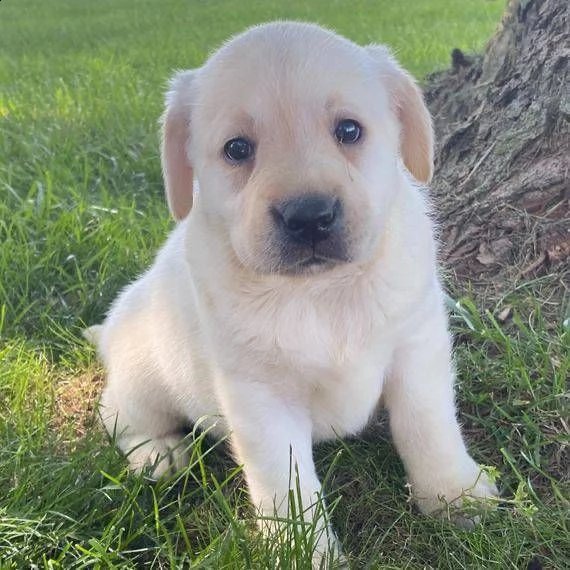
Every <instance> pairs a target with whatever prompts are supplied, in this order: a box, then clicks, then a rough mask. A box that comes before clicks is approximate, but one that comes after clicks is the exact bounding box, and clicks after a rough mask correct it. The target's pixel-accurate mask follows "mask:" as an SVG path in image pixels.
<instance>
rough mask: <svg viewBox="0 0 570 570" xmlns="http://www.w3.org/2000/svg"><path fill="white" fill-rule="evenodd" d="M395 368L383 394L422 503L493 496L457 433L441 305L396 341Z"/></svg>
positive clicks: (426, 507) (427, 507) (430, 505)
mask: <svg viewBox="0 0 570 570" xmlns="http://www.w3.org/2000/svg"><path fill="white" fill-rule="evenodd" d="M393 372H394V373H393V375H392V377H391V378H390V379H389V380H388V382H387V384H386V387H385V392H384V397H385V401H386V405H387V407H388V409H389V412H390V427H391V430H392V437H393V439H394V442H395V444H396V447H397V449H398V451H399V453H400V456H401V457H402V460H403V461H404V464H405V467H406V471H407V473H408V477H409V480H410V483H411V486H412V493H413V495H414V497H415V499H416V501H417V503H418V505H419V507H420V509H421V510H422V511H423V512H433V511H437V510H439V509H442V508H443V507H444V506H445V503H453V504H455V505H458V506H461V502H462V498H463V497H464V496H465V495H467V496H471V497H474V498H486V497H490V496H496V495H497V494H498V493H497V489H496V487H495V485H494V484H493V483H492V481H490V480H489V478H488V477H487V475H486V474H485V473H484V472H482V471H481V469H480V467H479V466H478V465H477V464H476V463H475V462H474V461H473V459H472V458H471V457H470V456H469V453H468V452H467V449H466V447H465V443H464V441H463V438H462V436H461V431H460V427H459V424H458V421H457V418H456V409H455V401H454V391H453V382H454V370H453V365H452V362H451V339H450V336H449V333H448V330H447V318H446V316H445V314H444V312H443V310H441V311H438V312H437V313H436V314H435V315H432V317H431V318H430V319H428V320H427V321H425V322H423V323H421V324H420V325H419V327H418V330H417V331H416V332H415V333H414V335H413V337H410V338H408V339H406V342H405V344H404V345H403V346H401V347H399V349H398V350H397V352H396V358H395V364H394V371H393ZM457 520H462V519H461V518H458V519H457ZM465 522H467V521H465Z"/></svg>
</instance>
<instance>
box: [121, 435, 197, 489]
mask: <svg viewBox="0 0 570 570" xmlns="http://www.w3.org/2000/svg"><path fill="white" fill-rule="evenodd" d="M137 439H138V440H139V441H138V442H129V443H127V444H125V442H122V443H121V447H123V448H128V449H130V450H131V451H129V452H128V454H127V459H128V461H129V467H130V469H131V470H132V471H134V472H135V473H141V472H143V471H144V470H146V469H149V471H150V474H149V476H150V477H151V478H152V479H155V480H156V479H160V478H161V477H162V476H164V475H167V474H172V473H175V472H177V471H179V470H181V469H183V468H184V467H186V466H187V465H188V461H189V460H188V454H187V451H186V447H185V446H184V441H183V440H184V438H183V436H182V435H178V434H173V435H166V436H163V437H158V438H154V439H147V440H143V439H142V438H140V437H139V438H137ZM133 443H135V445H133Z"/></svg>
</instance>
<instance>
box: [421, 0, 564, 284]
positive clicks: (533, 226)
mask: <svg viewBox="0 0 570 570" xmlns="http://www.w3.org/2000/svg"><path fill="white" fill-rule="evenodd" d="M568 11H569V4H568V0H518V1H511V3H510V4H509V6H508V8H507V12H506V14H505V16H504V17H503V21H502V23H501V25H500V27H499V30H498V31H497V33H496V35H495V36H494V37H493V38H492V39H491V41H490V42H489V44H488V46H487V48H486V50H485V52H484V54H483V55H481V56H472V55H468V56H466V55H464V54H463V53H462V52H461V51H459V50H457V49H456V50H453V52H452V68H451V69H450V70H448V71H445V72H442V73H437V74H434V75H432V76H430V77H428V80H427V87H426V89H425V92H426V101H427V103H428V107H429V108H430V110H431V112H432V114H433V117H434V124H435V130H436V136H437V140H438V145H437V149H436V174H435V177H434V181H433V184H432V188H433V198H434V201H435V202H436V205H437V211H438V212H439V214H440V222H441V233H442V236H441V237H442V243H443V251H442V253H443V257H444V259H445V260H446V262H447V264H448V265H449V266H450V267H451V269H452V270H453V271H454V272H455V273H456V275H457V276H458V278H461V279H465V278H469V279H471V280H472V281H473V282H475V284H477V282H480V283H484V284H485V285H487V284H489V283H494V284H495V285H498V286H499V287H501V285H502V284H505V283H512V281H513V279H517V278H518V279H520V278H528V277H532V276H535V275H537V274H541V273H544V272H548V271H550V272H558V273H560V275H561V276H562V280H563V281H564V280H566V283H567V284H568V276H569V267H568V265H569V263H568V260H569V256H570V220H569V203H570V191H569V186H570V185H569V180H570V128H569V118H570V85H569V74H568V67H569V61H568V59H569V58H568V55H569V52H570V33H569V21H568Z"/></svg>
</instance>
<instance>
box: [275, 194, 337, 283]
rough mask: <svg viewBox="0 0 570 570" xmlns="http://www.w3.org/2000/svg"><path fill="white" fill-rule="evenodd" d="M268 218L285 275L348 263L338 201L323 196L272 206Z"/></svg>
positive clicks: (302, 198) (292, 200)
mask: <svg viewBox="0 0 570 570" xmlns="http://www.w3.org/2000/svg"><path fill="white" fill-rule="evenodd" d="M271 214H272V216H273V220H274V223H275V226H276V230H277V234H278V236H279V243H280V246H281V247H280V250H281V254H280V257H281V264H282V269H285V271H288V272H293V273H297V272H302V271H304V270H305V269H306V268H308V267H313V266H316V265H330V264H332V263H336V262H339V261H346V260H347V253H346V244H345V238H344V233H345V232H344V223H343V217H344V216H343V210H342V203H341V201H340V200H339V199H338V198H335V197H332V196H328V195H323V194H314V195H309V196H302V197H296V198H291V199H289V200H285V201H283V202H280V203H278V204H275V205H274V206H273V207H272V208H271Z"/></svg>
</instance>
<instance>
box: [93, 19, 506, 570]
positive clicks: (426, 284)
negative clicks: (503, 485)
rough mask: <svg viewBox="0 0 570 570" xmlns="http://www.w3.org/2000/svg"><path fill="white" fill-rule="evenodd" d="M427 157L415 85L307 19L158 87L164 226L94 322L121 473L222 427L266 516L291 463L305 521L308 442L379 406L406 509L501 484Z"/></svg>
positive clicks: (373, 53)
mask: <svg viewBox="0 0 570 570" xmlns="http://www.w3.org/2000/svg"><path fill="white" fill-rule="evenodd" d="M432 152H433V138H432V129H431V121H430V116H429V114H428V111H427V109H426V107H425V105H424V102H423V99H422V95H421V93H420V91H419V89H418V88H417V86H416V85H415V83H414V81H413V80H412V78H411V77H410V76H409V75H408V74H407V73H406V72H405V71H404V70H402V69H401V68H400V67H399V65H398V64H397V63H396V61H395V60H394V58H393V57H392V56H391V55H390V53H389V52H388V50H387V49H386V48H385V47H382V46H369V47H360V46H357V45H355V44H354V43H352V42H350V41H348V40H346V39H344V38H342V37H339V36H338V35H335V34H334V33H331V32H329V31H327V30H324V29H322V28H319V27H317V26H315V25H310V24H301V23H286V22H281V23H272V24H266V25H262V26H258V27H254V28H252V29H250V30H248V31H247V32H245V33H243V34H241V35H239V36H237V37H235V38H233V39H232V40H231V41H230V42H228V43H227V44H225V45H224V46H223V47H222V48H221V49H220V50H219V51H217V52H216V53H214V54H213V55H212V56H211V57H210V58H209V60H208V61H207V62H206V64H205V65H204V66H203V67H201V68H200V69H197V70H192V71H185V72H181V73H178V74H177V75H176V76H175V77H174V79H173V80H172V83H171V89H170V92H169V93H168V95H167V100H166V111H165V114H164V117H163V142H162V166H163V170H164V179H165V184H166V194H167V197H168V203H169V206H170V209H171V211H172V213H173V215H174V217H175V218H176V219H177V220H178V221H179V223H178V225H177V227H176V229H175V230H174V231H173V232H172V235H171V236H170V237H169V239H168V241H167V242H166V244H165V245H164V247H163V248H162V250H161V251H160V253H159V254H158V256H157V258H156V261H155V263H154V265H153V266H152V267H151V269H150V270H149V271H148V272H147V273H145V274H144V275H143V276H142V277H141V278H139V279H138V280H137V281H135V282H134V283H132V284H131V285H129V286H128V287H127V288H126V289H125V290H124V291H123V292H122V294H121V295H120V296H119V298H118V299H117V300H116V302H115V303H114V305H113V307H112V308H111V310H110V312H109V315H108V317H107V319H106V320H105V322H104V323H103V324H102V325H100V326H96V327H92V328H91V329H89V331H88V335H89V336H90V337H91V338H92V339H93V340H94V341H95V342H96V344H97V346H98V350H99V353H100V355H101V357H102V359H103V361H104V363H105V366H106V368H107V371H108V383H107V386H106V388H105V391H104V393H103V396H102V401H101V414H102V417H103V419H104V422H105V424H106V426H107V428H108V430H109V431H110V432H111V433H116V436H117V442H118V445H119V446H120V448H121V449H122V450H123V451H124V452H126V453H128V459H129V462H130V465H131V466H132V468H133V469H135V470H140V469H142V468H143V467H144V466H146V465H153V466H154V474H155V475H156V476H159V475H161V474H162V473H163V472H164V471H165V470H167V469H169V467H170V465H169V459H168V458H170V460H174V463H175V465H174V467H176V468H178V467H182V466H183V465H184V462H185V456H184V452H183V448H182V447H180V446H179V443H180V441H181V439H182V437H183V434H182V428H183V426H184V425H185V424H188V423H189V422H196V421H198V420H201V421H203V422H204V423H203V425H205V426H207V427H210V428H211V429H212V431H213V432H214V433H215V434H218V435H225V434H226V433H228V434H230V437H231V441H232V444H233V449H234V452H235V455H236V458H237V460H238V461H239V462H240V463H243V466H244V470H245V475H246V478H247V483H248V486H249V491H250V494H251V498H252V500H253V502H254V504H255V505H256V506H257V507H258V508H259V510H260V512H261V513H262V514H265V515H269V516H272V515H274V514H275V513H276V514H277V515H280V516H281V515H282V516H287V509H288V500H287V496H288V492H289V489H290V488H295V485H296V482H295V481H294V480H293V481H292V480H291V476H290V473H291V471H292V469H291V466H292V465H293V467H294V468H293V472H298V478H299V488H300V494H301V496H300V497H299V499H300V500H301V501H302V503H303V505H305V506H309V508H308V509H307V512H306V513H305V517H306V518H310V517H312V516H313V515H314V513H315V510H314V507H313V508H311V507H310V506H311V505H314V504H315V501H316V500H317V496H318V494H319V491H320V484H319V480H318V478H317V475H316V472H315V466H314V463H313V457H312V444H313V442H315V441H321V440H325V439H329V438H335V437H337V436H342V435H352V434H355V433H358V432H359V431H360V430H362V428H364V426H366V423H367V421H368V420H369V418H370V416H371V414H372V413H373V411H374V409H375V408H376V406H377V404H378V402H379V399H380V397H381V396H382V400H383V402H384V404H385V405H386V407H387V408H388V410H389V413H390V425H391V430H392V435H393V439H394V442H395V444H396V447H397V448H398V451H399V453H400V455H401V457H402V459H403V461H404V464H405V467H406V471H407V474H408V477H409V481H410V483H411V488H412V491H413V494H414V496H415V499H416V501H417V503H418V505H419V506H420V508H421V509H422V511H424V512H431V511H435V510H438V509H440V508H441V507H442V506H443V503H442V501H446V502H458V501H460V500H461V498H462V497H463V496H465V495H466V494H468V495H471V496H473V497H477V498H484V497H488V496H492V495H495V494H496V489H495V487H494V485H493V484H492V482H491V481H489V479H488V478H487V477H486V475H485V474H484V473H481V471H480V468H479V467H478V465H477V464H476V463H475V462H474V461H473V459H471V457H470V456H469V454H468V452H467V449H466V447H465V443H464V441H463V439H462V436H461V432H460V428H459V425H458V422H457V419H456V409H455V404H454V392H453V382H454V370H453V364H452V359H451V339H450V335H449V332H448V321H447V316H446V312H445V309H444V301H443V293H442V288H441V284H440V281H439V279H438V271H437V266H436V243H435V239H434V231H433V222H432V221H431V219H430V216H429V208H428V206H427V204H426V198H425V195H424V190H423V189H422V188H421V187H420V184H424V183H427V182H428V181H429V180H430V178H431V174H432ZM412 177H413V178H412ZM414 179H415V180H414ZM194 180H196V181H199V186H200V191H199V193H194V195H193V181H194ZM416 181H417V182H416ZM177 446H178V447H177ZM161 458H166V459H165V460H163V461H160V459H161ZM319 517H320V520H318V521H317V524H318V525H320V527H321V528H322V529H327V524H326V522H325V518H326V517H325V516H324V515H319ZM327 534H328V538H327V536H326V535H327ZM331 537H332V534H331V533H329V532H328V529H327V533H323V538H322V539H321V540H320V542H319V544H318V545H317V549H316V553H315V564H318V563H319V561H320V560H321V558H322V557H323V555H325V553H326V551H327V540H329V539H330V538H331Z"/></svg>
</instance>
